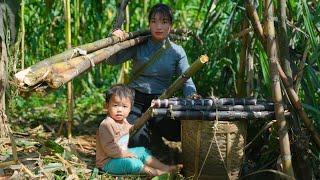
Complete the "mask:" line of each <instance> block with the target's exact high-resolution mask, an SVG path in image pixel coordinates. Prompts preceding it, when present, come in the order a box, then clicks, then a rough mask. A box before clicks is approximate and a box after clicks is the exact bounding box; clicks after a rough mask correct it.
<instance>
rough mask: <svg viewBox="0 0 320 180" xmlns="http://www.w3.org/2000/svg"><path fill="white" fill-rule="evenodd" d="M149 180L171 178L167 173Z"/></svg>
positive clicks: (170, 179)
mask: <svg viewBox="0 0 320 180" xmlns="http://www.w3.org/2000/svg"><path fill="white" fill-rule="evenodd" d="M151 180H173V176H171V174H169V173H166V174H162V175H160V176H155V177H153V178H152V179H151Z"/></svg>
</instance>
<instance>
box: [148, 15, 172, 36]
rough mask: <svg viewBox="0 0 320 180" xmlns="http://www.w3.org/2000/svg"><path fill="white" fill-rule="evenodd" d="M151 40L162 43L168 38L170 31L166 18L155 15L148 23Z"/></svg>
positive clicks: (169, 23) (168, 21)
mask: <svg viewBox="0 0 320 180" xmlns="http://www.w3.org/2000/svg"><path fill="white" fill-rule="evenodd" d="M149 23H150V24H149V26H150V31H151V35H152V39H153V40H154V41H163V40H164V39H166V38H167V37H168V36H169V33H170V30H171V22H170V20H169V19H168V18H167V17H163V16H162V15H161V14H159V13H157V14H155V15H154V16H153V17H152V18H151V19H150V22H149Z"/></svg>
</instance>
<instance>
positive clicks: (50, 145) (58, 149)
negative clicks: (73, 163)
mask: <svg viewBox="0 0 320 180" xmlns="http://www.w3.org/2000/svg"><path fill="white" fill-rule="evenodd" d="M45 146H47V147H48V148H50V149H52V150H53V151H54V152H55V153H59V154H62V153H63V152H64V148H63V147H62V146H61V145H59V144H58V143H56V142H54V141H52V140H47V141H46V142H45Z"/></svg>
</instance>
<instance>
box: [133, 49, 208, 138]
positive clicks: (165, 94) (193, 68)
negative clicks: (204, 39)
mask: <svg viewBox="0 0 320 180" xmlns="http://www.w3.org/2000/svg"><path fill="white" fill-rule="evenodd" d="M208 61H209V58H208V56H206V55H202V56H200V57H199V58H198V59H197V60H196V61H195V62H194V63H193V64H192V65H191V66H190V67H189V68H188V69H187V70H186V71H185V72H184V73H183V74H181V75H180V76H179V78H178V79H177V80H176V81H175V82H174V83H172V84H171V85H170V87H169V88H168V89H166V90H165V91H164V92H163V93H162V94H161V96H160V97H159V99H165V98H169V97H171V96H172V95H173V94H174V92H175V91H177V90H178V89H179V88H181V87H182V85H183V83H185V82H186V81H187V80H188V79H189V78H190V77H191V76H193V75H194V74H195V73H196V72H197V71H198V70H200V69H201V67H203V65H204V64H205V63H207V62H208ZM151 114H152V108H151V107H149V108H148V109H147V110H146V111H145V112H144V113H143V114H142V115H141V117H139V118H138V119H137V120H136V122H135V124H134V125H133V126H132V127H131V129H130V136H132V135H134V134H135V133H136V132H137V131H138V130H139V129H140V128H141V127H142V126H143V125H144V124H145V123H146V122H147V121H148V120H149V119H150V117H151Z"/></svg>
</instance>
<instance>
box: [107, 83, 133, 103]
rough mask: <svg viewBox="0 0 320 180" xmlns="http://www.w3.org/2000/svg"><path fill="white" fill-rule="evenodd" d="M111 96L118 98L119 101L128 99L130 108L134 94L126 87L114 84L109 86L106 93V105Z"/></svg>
mask: <svg viewBox="0 0 320 180" xmlns="http://www.w3.org/2000/svg"><path fill="white" fill-rule="evenodd" d="M113 95H115V96H118V97H119V98H120V99H122V98H129V100H130V102H131V106H133V102H134V95H135V92H134V90H133V89H131V88H130V87H128V86H127V85H124V84H116V85H113V86H111V87H110V88H109V90H108V91H107V93H106V103H109V101H110V99H111V97H112V96H113Z"/></svg>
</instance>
